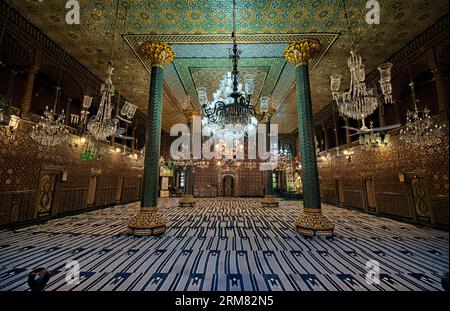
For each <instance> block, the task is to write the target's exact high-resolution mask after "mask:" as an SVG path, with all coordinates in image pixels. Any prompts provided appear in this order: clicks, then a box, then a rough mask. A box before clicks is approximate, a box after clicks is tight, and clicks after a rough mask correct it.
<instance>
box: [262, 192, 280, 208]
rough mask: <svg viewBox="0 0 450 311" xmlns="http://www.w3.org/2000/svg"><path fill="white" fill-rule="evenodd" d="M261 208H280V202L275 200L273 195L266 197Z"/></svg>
mask: <svg viewBox="0 0 450 311" xmlns="http://www.w3.org/2000/svg"><path fill="white" fill-rule="evenodd" d="M261 207H278V201H277V200H275V198H274V197H273V195H266V196H264V199H262V200H261Z"/></svg>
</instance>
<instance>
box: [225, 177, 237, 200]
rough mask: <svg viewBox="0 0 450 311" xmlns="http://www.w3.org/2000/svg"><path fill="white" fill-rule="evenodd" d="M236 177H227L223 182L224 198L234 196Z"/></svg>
mask: <svg viewBox="0 0 450 311" xmlns="http://www.w3.org/2000/svg"><path fill="white" fill-rule="evenodd" d="M234 187H235V183H234V177H233V176H232V175H225V176H224V177H223V181H222V194H223V196H224V197H232V196H234Z"/></svg>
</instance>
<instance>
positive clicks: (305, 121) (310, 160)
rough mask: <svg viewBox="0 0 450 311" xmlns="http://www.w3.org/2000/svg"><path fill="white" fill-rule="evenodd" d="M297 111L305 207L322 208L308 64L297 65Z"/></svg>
mask: <svg viewBox="0 0 450 311" xmlns="http://www.w3.org/2000/svg"><path fill="white" fill-rule="evenodd" d="M295 81H296V84H297V111H298V126H299V139H300V156H301V163H302V182H303V198H304V199H303V200H304V202H303V203H304V207H305V208H315V209H320V188H319V174H318V171H317V159H316V147H315V144H314V131H313V115H312V105H311V90H310V85H309V69H308V64H306V63H304V64H299V65H297V66H296V67H295Z"/></svg>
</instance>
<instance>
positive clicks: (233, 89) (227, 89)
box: [196, 1, 269, 140]
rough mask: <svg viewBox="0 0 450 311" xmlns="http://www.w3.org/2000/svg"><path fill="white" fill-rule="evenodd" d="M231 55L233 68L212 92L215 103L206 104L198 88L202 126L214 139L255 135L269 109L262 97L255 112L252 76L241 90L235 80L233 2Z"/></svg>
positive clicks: (236, 52) (237, 54)
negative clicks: (259, 111)
mask: <svg viewBox="0 0 450 311" xmlns="http://www.w3.org/2000/svg"><path fill="white" fill-rule="evenodd" d="M231 37H232V39H233V53H232V54H231V55H230V59H231V61H232V65H233V69H232V71H231V72H228V73H226V74H225V75H224V77H223V79H222V81H221V82H220V85H219V88H218V90H217V91H216V92H215V93H214V95H213V97H214V101H213V102H209V101H208V96H207V93H206V88H205V87H198V88H197V90H196V91H197V95H198V100H199V102H200V105H201V107H202V111H203V114H204V118H203V127H204V131H205V133H206V135H207V136H209V135H214V137H215V138H216V139H217V140H224V139H225V138H226V137H228V138H232V139H242V138H243V137H244V135H245V134H247V135H252V134H254V133H255V132H256V125H257V123H258V121H260V120H262V119H263V118H264V115H265V113H266V112H267V111H268V109H269V107H268V106H269V105H268V102H269V98H268V97H261V106H260V110H261V112H262V114H259V113H257V112H256V110H255V107H254V106H253V104H252V100H251V99H252V95H253V91H254V87H255V81H254V79H255V76H254V75H246V76H245V77H244V90H243V87H242V83H239V81H238V74H239V71H238V61H239V58H240V54H241V53H242V51H241V50H238V48H237V43H236V1H233V32H232V34H231ZM227 125H241V126H240V127H238V129H236V127H233V128H234V129H231V128H230V127H228V128H227Z"/></svg>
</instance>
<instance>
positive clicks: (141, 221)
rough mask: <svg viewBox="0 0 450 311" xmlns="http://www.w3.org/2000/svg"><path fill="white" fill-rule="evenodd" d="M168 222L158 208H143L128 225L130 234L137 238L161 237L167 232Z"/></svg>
mask: <svg viewBox="0 0 450 311" xmlns="http://www.w3.org/2000/svg"><path fill="white" fill-rule="evenodd" d="M166 223H167V220H166V219H165V218H164V217H162V216H161V215H160V214H159V212H158V210H157V209H156V208H141V210H140V212H139V214H137V215H136V216H135V217H133V218H132V219H131V220H130V223H129V224H128V232H129V233H130V234H132V235H135V236H144V235H160V234H163V233H164V232H166Z"/></svg>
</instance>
